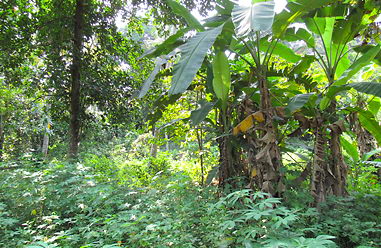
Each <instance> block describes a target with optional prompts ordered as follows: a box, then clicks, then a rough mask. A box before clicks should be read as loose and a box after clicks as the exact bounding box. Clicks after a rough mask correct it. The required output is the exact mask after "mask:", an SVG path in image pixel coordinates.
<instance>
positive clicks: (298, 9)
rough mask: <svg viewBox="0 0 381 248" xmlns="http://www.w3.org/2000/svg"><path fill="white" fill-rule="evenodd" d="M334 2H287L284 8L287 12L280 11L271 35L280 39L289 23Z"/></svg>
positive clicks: (332, 0) (313, 0) (299, 0)
mask: <svg viewBox="0 0 381 248" xmlns="http://www.w3.org/2000/svg"><path fill="white" fill-rule="evenodd" d="M335 2H336V0H295V1H289V2H288V3H287V6H286V10H287V11H282V12H281V13H280V14H278V15H276V17H275V20H274V24H273V29H272V30H273V34H274V36H275V37H281V36H282V35H283V33H284V32H285V31H286V29H287V27H288V26H289V25H290V23H292V22H294V21H295V20H296V19H298V18H299V17H302V16H303V15H305V14H306V13H308V12H310V11H311V10H314V9H319V8H322V7H324V6H326V5H328V4H331V3H335Z"/></svg>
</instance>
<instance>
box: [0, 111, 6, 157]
mask: <svg viewBox="0 0 381 248" xmlns="http://www.w3.org/2000/svg"><path fill="white" fill-rule="evenodd" d="M4 140H5V139H4V116H3V115H0V162H1V161H3V159H4V158H3V154H4V152H3V149H4Z"/></svg>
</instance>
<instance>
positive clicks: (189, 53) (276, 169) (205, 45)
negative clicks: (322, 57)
mask: <svg viewBox="0 0 381 248" xmlns="http://www.w3.org/2000/svg"><path fill="white" fill-rule="evenodd" d="M331 2H334V1H328V0H314V1H312V2H311V1H306V0H296V1H293V2H290V3H289V4H288V11H284V12H282V13H280V14H279V15H276V13H275V9H274V6H275V3H274V1H254V2H251V1H250V2H248V3H246V2H243V1H239V2H237V4H233V3H232V2H230V1H228V0H220V1H218V3H217V7H216V9H217V12H218V14H217V16H215V17H212V18H209V19H208V20H207V21H206V22H205V23H204V24H203V25H202V27H203V28H200V26H199V25H198V24H197V22H196V21H195V20H194V19H193V18H189V13H185V12H186V9H184V8H180V7H178V6H177V7H176V10H175V9H173V10H174V11H175V13H177V14H181V13H182V14H181V15H182V16H184V17H187V18H186V20H187V22H188V24H189V27H188V28H190V29H193V30H198V33H197V34H196V35H195V36H193V37H192V38H190V39H188V40H187V41H185V43H183V44H182V45H180V44H181V42H176V41H177V40H178V39H179V38H180V36H181V34H182V31H179V32H177V33H176V34H174V35H173V36H171V37H169V39H168V40H166V41H165V42H164V43H163V44H165V47H163V45H159V46H158V47H156V48H155V49H153V51H150V54H155V55H156V56H158V55H165V54H164V52H171V51H169V50H168V48H169V47H171V48H173V49H178V51H179V53H180V54H181V58H180V60H179V62H178V63H177V64H176V65H175V66H174V70H173V77H172V85H171V88H170V89H169V91H168V94H169V95H173V96H179V95H180V94H182V93H184V92H185V91H186V90H187V89H191V88H192V81H193V79H194V77H195V76H196V74H197V73H200V71H208V72H209V73H208V75H207V77H206V80H205V82H204V83H205V85H206V86H208V87H207V90H208V91H209V92H212V93H213V94H214V96H215V98H216V99H218V102H217V104H215V105H214V106H215V107H217V109H218V112H219V117H218V118H216V119H218V120H216V122H218V123H220V126H221V127H222V130H221V131H220V138H218V139H217V140H218V142H219V147H220V155H221V156H220V168H219V179H220V183H221V182H224V181H227V180H228V179H230V178H232V177H234V176H237V175H241V172H242V170H244V167H246V169H245V170H246V171H248V173H246V175H249V178H250V185H251V186H252V187H255V188H257V189H260V190H262V191H265V192H269V193H271V194H273V195H279V194H281V192H282V191H283V190H284V185H283V182H282V162H281V153H280V149H279V146H278V130H277V123H276V119H277V117H278V113H277V109H276V108H275V107H274V106H273V103H272V99H271V97H270V95H271V94H270V82H269V80H268V77H269V74H270V73H269V65H270V62H271V60H272V59H273V58H274V55H277V56H280V57H282V58H284V59H286V60H287V61H290V62H292V63H299V62H300V63H302V62H303V61H307V60H308V59H306V58H307V57H305V58H303V57H301V56H299V55H297V54H295V52H294V51H293V50H292V49H290V48H288V47H287V46H285V45H284V44H282V43H281V42H280V37H282V35H283V34H284V33H285V32H286V29H287V27H288V26H289V24H290V23H292V22H294V21H295V20H296V18H297V17H300V16H303V15H305V14H307V13H308V12H309V11H311V10H314V9H316V8H320V7H322V6H325V5H326V4H329V3H331ZM168 3H171V4H170V6H171V7H172V8H173V7H174V6H176V4H177V3H176V2H174V1H170V0H168ZM195 23H196V24H195ZM228 53H230V54H233V55H234V56H235V57H236V58H238V59H240V60H242V61H245V63H246V64H247V65H246V70H247V71H248V73H244V74H245V75H236V74H234V73H233V74H234V75H232V72H231V70H230V63H231V61H229V59H228V56H227V54H228ZM248 55H249V56H248ZM303 63H305V62H303ZM303 63H302V64H303ZM307 64H308V61H307ZM302 67H303V66H302ZM233 76H234V77H233ZM150 78H151V79H153V78H155V76H154V75H151V76H150ZM242 80H244V81H246V82H245V85H246V87H245V88H246V89H245V90H248V91H251V92H255V91H258V92H259V101H258V108H257V109H255V111H254V109H252V108H246V109H249V110H248V111H246V114H247V115H248V116H251V117H247V116H243V118H242V119H241V120H243V121H245V120H246V121H247V123H251V124H250V125H248V126H249V127H252V126H253V125H254V123H255V122H254V120H255V121H256V122H257V123H258V125H257V126H255V128H254V129H251V130H250V132H251V133H250V134H249V133H248V132H247V131H249V130H248V127H247V125H246V127H245V125H243V124H241V125H240V128H236V129H233V131H234V130H235V131H234V133H235V134H239V133H242V132H245V135H244V137H246V143H247V144H249V143H252V144H254V147H253V149H250V152H247V154H245V155H244V156H243V157H248V158H249V160H250V161H249V165H248V166H245V165H244V166H242V165H239V163H240V160H242V157H241V158H240V156H241V155H240V154H239V155H237V154H235V155H234V152H233V149H234V146H235V145H234V143H233V139H234V138H232V137H231V135H230V134H231V133H230V132H231V130H232V128H231V124H232V119H233V118H234V117H237V116H239V115H240V114H241V113H237V112H238V110H235V109H234V108H235V107H234V106H235V105H234V104H233V103H232V100H234V101H236V97H234V96H235V95H245V92H244V91H245V90H244V89H243V88H242V86H241V85H240V81H242ZM146 85H149V83H147V84H146ZM143 90H144V91H146V89H145V88H144V89H143ZM143 93H144V92H143ZM232 98H234V99H232ZM243 102H245V103H247V106H249V105H253V99H251V98H250V97H249V96H247V97H245V100H244V101H243ZM254 105H255V104H254ZM203 106H210V105H208V104H204V105H203ZM247 106H246V107H247ZM236 107H237V106H236ZM244 107H245V106H244ZM198 113H202V114H203V116H202V117H205V116H206V115H207V111H201V110H198ZM193 116H197V118H198V119H200V115H196V114H193ZM259 116H261V117H262V118H259ZM256 117H257V118H256ZM253 118H254V119H253ZM237 130H238V131H237ZM237 156H238V159H237ZM234 157H235V158H234ZM247 167H248V168H247Z"/></svg>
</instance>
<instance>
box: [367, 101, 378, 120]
mask: <svg viewBox="0 0 381 248" xmlns="http://www.w3.org/2000/svg"><path fill="white" fill-rule="evenodd" d="M380 107H381V102H380V98H374V99H373V100H372V101H371V102H370V103H368V110H369V111H370V112H372V114H373V115H374V116H377V114H378V112H379V111H380Z"/></svg>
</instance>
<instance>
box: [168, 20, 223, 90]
mask: <svg viewBox="0 0 381 248" xmlns="http://www.w3.org/2000/svg"><path fill="white" fill-rule="evenodd" d="M222 28H223V25H221V26H219V27H216V28H213V29H209V30H207V31H204V32H200V33H197V34H196V35H195V36H194V37H192V38H191V39H190V40H189V41H188V42H187V43H185V44H184V45H182V46H181V59H180V61H179V63H177V64H176V65H175V66H174V75H173V79H172V86H171V88H170V89H169V94H171V95H172V94H179V93H183V92H184V91H185V90H186V89H187V88H188V86H189V85H190V84H191V82H192V80H193V78H194V77H195V76H196V73H197V71H198V70H199V69H200V67H201V65H202V62H203V60H204V58H205V56H206V53H207V52H208V50H209V49H210V47H211V46H212V45H213V43H214V41H215V40H216V38H217V36H218V35H219V34H220V33H221V31H222Z"/></svg>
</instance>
